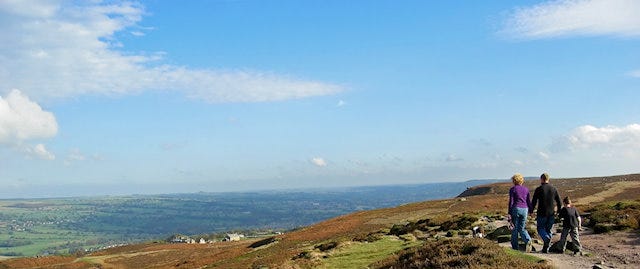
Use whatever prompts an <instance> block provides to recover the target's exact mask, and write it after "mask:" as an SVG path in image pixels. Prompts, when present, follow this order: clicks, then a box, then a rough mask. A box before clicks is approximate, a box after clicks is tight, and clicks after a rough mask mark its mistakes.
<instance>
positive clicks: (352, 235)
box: [0, 174, 640, 269]
mask: <svg viewBox="0 0 640 269" xmlns="http://www.w3.org/2000/svg"><path fill="white" fill-rule="evenodd" d="M618 182H622V183H618ZM638 182H640V174H634V175H624V176H613V177H592V178H575V179H553V178H552V179H551V184H553V185H554V186H556V187H557V188H558V191H559V192H560V195H561V196H564V195H569V196H571V197H572V198H573V199H574V200H575V201H585V200H586V199H587V198H586V197H591V196H596V197H601V198H602V199H603V201H602V202H597V201H600V200H595V201H594V202H597V203H606V202H607V201H613V200H616V201H617V200H623V199H637V197H640V185H638V184H639V183H638ZM611 184H613V185H611ZM511 185H512V184H511V183H510V182H507V183H496V184H491V185H485V186H482V188H483V189H482V191H479V192H484V193H483V194H482V195H474V196H467V197H458V198H452V199H444V200H434V201H425V202H419V203H413V204H407V205H403V206H399V207H394V208H384V209H377V210H371V211H363V212H357V213H352V214H349V215H345V216H340V217H337V218H333V219H329V220H326V221H323V222H320V223H317V224H315V225H311V226H309V227H306V228H303V229H300V230H296V231H292V232H288V233H285V234H283V235H279V236H277V237H276V238H275V241H274V242H273V243H271V244H268V245H266V246H263V247H259V248H255V249H252V248H250V247H249V246H250V245H251V244H252V243H255V242H256V240H247V241H241V242H219V243H215V244H207V245H188V244H139V245H130V246H124V247H119V248H113V249H109V250H105V251H102V252H99V253H93V254H91V255H89V256H86V257H85V259H78V260H76V259H75V258H72V257H44V258H21V259H10V260H4V261H0V269H1V268H91V267H96V266H100V267H102V268H259V267H260V266H268V267H269V268H310V267H312V266H313V264H312V263H309V261H308V260H307V259H297V260H293V258H294V257H296V256H297V255H299V254H300V253H302V252H304V251H309V250H313V248H314V246H317V245H320V244H323V243H327V242H348V241H352V240H362V239H363V238H364V239H366V238H367V237H369V235H376V234H379V233H380V232H381V231H383V230H387V231H388V230H389V229H390V228H391V227H392V226H393V225H394V224H402V225H404V224H406V223H409V222H417V221H419V220H422V219H431V220H432V221H434V222H438V223H440V224H442V223H444V222H445V221H446V220H447V219H448V216H454V215H458V216H463V215H464V214H470V215H473V216H482V215H488V216H493V215H504V214H506V211H507V209H506V206H507V199H508V190H509V188H510V187H511ZM525 185H526V186H527V187H529V189H530V190H531V191H533V189H535V187H537V186H538V185H539V181H538V180H530V181H527V182H525ZM611 186H618V187H616V188H615V189H616V190H615V191H611V190H610V189H611ZM472 189H473V188H472ZM596 205H597V204H591V205H590V206H596ZM578 208H579V209H581V211H584V209H585V208H586V206H578ZM461 226H466V224H465V225H461ZM372 238H373V237H372ZM472 242H475V241H472ZM430 244H438V243H433V242H432V243H430ZM461 244H462V243H461ZM465 244H466V243H465ZM469 244H480V245H474V246H475V247H478V249H486V248H489V246H488V245H484V243H469ZM487 244H489V243H487ZM463 245H464V244H463ZM428 247H441V248H443V249H446V247H445V246H442V245H429V246H428ZM451 248H454V247H453V246H452V247H451ZM467 250H468V249H467ZM483 251H484V250H483ZM417 252H419V251H417ZM474 253H476V252H474ZM479 253H483V252H477V255H480V254H479ZM420 255H422V254H420ZM476 258H479V257H475V258H469V259H476ZM87 261H91V262H95V263H96V264H95V265H91V264H90V263H89V262H87ZM440 262H442V263H443V264H444V263H445V261H444V260H440ZM477 262H480V264H482V262H489V261H480V260H478V261H477ZM478 266H481V265H478ZM493 267H494V268H500V267H502V266H493ZM523 268H526V267H523Z"/></svg>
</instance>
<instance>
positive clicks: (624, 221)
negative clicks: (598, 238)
mask: <svg viewBox="0 0 640 269" xmlns="http://www.w3.org/2000/svg"><path fill="white" fill-rule="evenodd" d="M589 212H590V216H589V221H588V222H587V223H586V225H587V226H589V227H592V228H593V229H594V232H596V233H606V232H610V231H612V230H626V229H638V228H640V224H639V222H640V201H620V202H616V203H609V204H601V205H597V206H595V207H593V208H591V209H590V210H589Z"/></svg>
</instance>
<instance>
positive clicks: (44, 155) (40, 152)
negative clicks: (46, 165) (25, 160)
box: [23, 144, 56, 161]
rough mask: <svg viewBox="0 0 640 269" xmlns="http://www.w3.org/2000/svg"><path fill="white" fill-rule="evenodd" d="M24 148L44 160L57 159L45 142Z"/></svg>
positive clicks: (31, 154)
mask: <svg viewBox="0 0 640 269" xmlns="http://www.w3.org/2000/svg"><path fill="white" fill-rule="evenodd" d="M23 150H24V151H25V152H26V153H27V154H28V155H29V156H32V157H36V158H39V159H43V160H50V161H51V160H55V159H56V156H55V155H53V153H51V152H49V151H48V150H47V148H46V147H45V146H44V145H43V144H37V145H35V146H33V147H31V146H25V147H24V148H23Z"/></svg>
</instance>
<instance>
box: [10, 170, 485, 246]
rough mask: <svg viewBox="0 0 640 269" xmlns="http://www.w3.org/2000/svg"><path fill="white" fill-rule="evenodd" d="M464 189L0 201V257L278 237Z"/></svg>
mask: <svg viewBox="0 0 640 269" xmlns="http://www.w3.org/2000/svg"><path fill="white" fill-rule="evenodd" d="M471 184H474V183H465V182H457V183H433V184H422V185H399V186H376V187H354V188H347V189H335V190H311V191H268V192H251V193H193V194H167V195H131V196H118V197H112V196H106V197H85V198H59V199H15V200H0V256H34V255H48V254H54V253H55V254H67V253H74V252H76V251H84V250H89V251H91V250H95V249H97V248H101V247H106V246H110V245H114V244H126V243H132V242H140V241H146V240H162V239H165V238H167V237H169V236H171V235H174V234H184V235H199V236H202V237H205V238H206V239H215V238H216V237H222V236H223V234H224V233H225V232H229V231H235V232H238V231H242V232H243V233H245V234H248V235H250V234H251V233H252V232H255V233H263V232H265V231H266V232H269V231H271V232H273V231H284V230H289V229H295V228H298V227H302V226H306V225H310V224H313V223H316V222H318V221H322V220H325V219H328V218H332V217H335V216H340V215H344V214H347V213H350V212H354V211H358V210H368V209H374V208H382V207H393V206H397V205H400V204H404V203H409V202H415V201H423V200H429V199H437V198H444V197H451V196H455V195H457V194H459V193H460V192H462V191H463V190H464V189H466V188H467V187H468V186H470V185H471ZM207 236H209V237H208V238H207Z"/></svg>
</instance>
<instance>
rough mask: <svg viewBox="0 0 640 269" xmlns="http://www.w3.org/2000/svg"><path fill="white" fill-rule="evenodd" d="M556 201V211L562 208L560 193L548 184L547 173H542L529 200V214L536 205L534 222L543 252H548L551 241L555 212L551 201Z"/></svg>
mask: <svg viewBox="0 0 640 269" xmlns="http://www.w3.org/2000/svg"><path fill="white" fill-rule="evenodd" d="M554 201H555V202H556V206H557V209H558V210H557V211H558V212H559V211H560V209H561V208H562V203H561V202H560V195H558V190H556V188H555V187H553V186H551V184H549V174H547V173H544V174H542V175H540V186H539V187H537V188H536V190H535V191H534V192H533V199H532V201H531V208H529V214H532V213H533V210H534V209H535V207H536V204H537V205H538V211H537V213H536V214H537V218H536V224H537V226H538V234H539V235H540V237H541V238H542V241H544V246H543V247H542V252H543V253H548V252H549V245H550V242H551V237H552V233H551V230H552V229H553V224H554V222H555V213H556V211H554V208H553V202H554Z"/></svg>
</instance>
